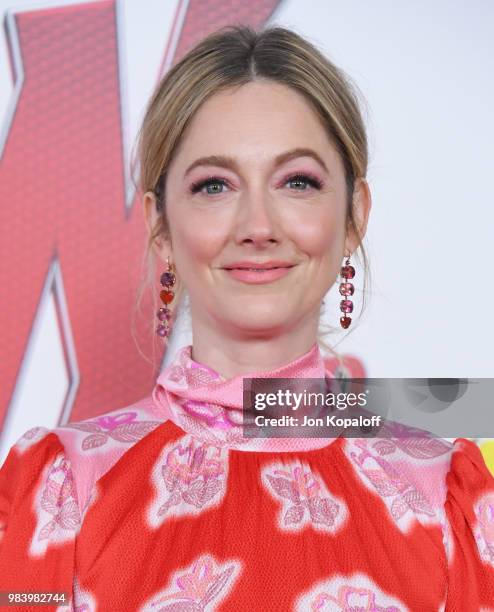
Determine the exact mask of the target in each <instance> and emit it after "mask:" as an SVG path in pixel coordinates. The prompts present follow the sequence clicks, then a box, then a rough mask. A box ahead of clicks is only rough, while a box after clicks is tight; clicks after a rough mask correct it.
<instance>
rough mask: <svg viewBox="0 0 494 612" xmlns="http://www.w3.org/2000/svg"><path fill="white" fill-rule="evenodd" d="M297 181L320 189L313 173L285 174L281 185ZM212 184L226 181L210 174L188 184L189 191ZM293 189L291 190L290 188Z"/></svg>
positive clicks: (225, 184) (224, 185)
mask: <svg viewBox="0 0 494 612" xmlns="http://www.w3.org/2000/svg"><path fill="white" fill-rule="evenodd" d="M292 182H298V183H306V185H310V186H311V187H313V188H314V189H318V190H319V189H321V188H322V183H321V181H320V180H319V179H318V178H316V177H315V176H313V175H310V174H292V175H290V176H287V177H286V178H285V179H284V180H283V182H282V183H281V184H282V185H286V184H287V183H292ZM213 185H221V186H223V187H227V186H228V185H227V182H226V181H225V180H224V179H222V178H220V177H218V176H210V177H209V178H208V179H205V180H200V181H197V182H196V183H192V185H191V186H190V192H191V193H198V192H200V191H202V190H203V188H204V187H207V188H209V187H211V186H213ZM292 191H293V190H292ZM295 191H308V190H307V189H295ZM221 193H223V191H221V190H219V189H216V190H215V191H209V190H208V191H207V194H208V195H215V194H221Z"/></svg>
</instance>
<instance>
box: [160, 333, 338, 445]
mask: <svg viewBox="0 0 494 612" xmlns="http://www.w3.org/2000/svg"><path fill="white" fill-rule="evenodd" d="M191 354H192V345H187V346H184V347H182V348H180V349H179V350H178V351H177V353H176V354H175V356H174V358H173V360H172V361H171V363H170V364H169V365H168V366H167V367H165V369H164V370H163V371H162V372H161V374H160V375H159V376H158V378H157V381H156V386H155V388H154V390H153V394H152V396H153V400H154V402H155V405H156V408H157V410H158V411H159V413H160V416H161V417H162V418H167V419H170V420H172V421H173V422H174V423H175V424H176V425H177V426H178V427H180V428H181V429H183V430H184V431H185V432H188V433H190V434H192V435H194V436H195V437H197V438H199V439H201V440H202V441H204V442H207V443H211V444H215V445H217V446H225V447H229V448H236V449H239V450H254V451H277V452H280V451H286V450H310V449H314V448H321V447H323V446H327V445H328V444H329V443H330V442H331V441H332V440H331V439H328V438H300V437H293V438H274V437H271V438H249V437H244V436H243V435H242V426H241V423H242V410H243V385H244V382H243V380H244V378H325V377H328V378H333V375H332V373H331V372H329V370H327V368H326V365H325V362H324V358H323V356H322V354H321V352H320V349H319V346H318V344H317V343H314V345H313V346H312V348H310V349H309V350H308V351H307V352H306V353H304V354H303V355H302V356H300V357H298V358H296V359H294V360H292V361H290V362H288V363H286V364H284V365H282V366H279V367H277V368H274V369H272V370H268V371H266V370H264V371H254V372H251V373H248V374H239V375H237V376H234V377H232V378H229V379H225V378H224V377H222V376H221V375H220V374H218V372H216V371H215V370H213V369H212V368H210V367H208V366H206V365H205V364H201V363H199V362H197V361H195V360H194V359H192V357H191Z"/></svg>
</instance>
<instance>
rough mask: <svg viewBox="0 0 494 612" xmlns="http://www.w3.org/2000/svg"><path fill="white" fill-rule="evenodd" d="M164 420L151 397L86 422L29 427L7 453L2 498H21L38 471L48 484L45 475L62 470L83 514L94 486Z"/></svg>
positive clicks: (1, 479)
mask: <svg viewBox="0 0 494 612" xmlns="http://www.w3.org/2000/svg"><path fill="white" fill-rule="evenodd" d="M164 420H165V419H163V416H162V415H159V414H158V413H157V412H156V408H155V404H154V402H153V400H152V396H151V395H150V396H146V397H144V398H142V399H140V400H138V401H136V402H134V403H132V404H130V405H127V406H125V407H122V408H118V409H114V410H111V411H108V412H105V413H103V414H100V415H98V416H96V417H93V418H90V419H87V420H83V421H77V422H72V423H67V424H66V425H61V426H58V427H55V428H53V429H48V428H45V427H33V428H32V429H29V430H28V431H26V432H25V433H24V434H23V435H22V436H21V437H20V438H19V439H18V440H17V442H16V443H15V444H14V445H13V446H12V448H11V449H10V452H9V454H8V456H7V459H6V461H5V463H4V465H3V467H2V469H1V472H0V497H1V496H2V490H3V491H4V492H5V491H7V490H9V493H8V494H7V493H5V496H6V497H7V496H8V497H10V498H12V497H13V496H14V495H15V496H16V497H17V495H19V494H20V495H22V492H21V489H23V488H25V486H27V485H28V482H29V481H33V482H32V486H33V485H34V479H35V478H37V479H39V477H40V473H42V474H43V476H42V478H44V479H45V480H46V478H47V477H48V474H49V473H52V472H54V471H55V470H57V469H58V468H60V467H63V471H64V473H65V474H66V475H67V477H69V478H70V480H71V481H73V484H74V489H75V493H76V498H77V505H78V508H79V512H80V514H81V515H82V514H83V513H84V511H85V509H86V507H87V505H88V503H89V499H90V496H91V492H92V490H93V487H94V484H95V483H96V482H97V481H98V480H99V479H100V478H101V477H102V476H104V474H105V473H106V472H108V470H110V469H111V468H112V467H113V466H114V465H115V464H116V463H117V462H118V461H119V459H120V458H121V457H122V456H123V455H124V454H125V453H126V452H127V451H128V450H129V449H130V448H132V447H133V446H134V445H135V444H137V443H138V442H139V441H140V440H142V439H143V438H144V437H145V436H146V435H148V434H149V433H151V432H152V431H153V430H154V429H155V428H157V427H158V426H159V425H161V424H162V423H163V422H164ZM57 473H59V472H57ZM14 487H15V490H14ZM10 503H12V499H11V500H10Z"/></svg>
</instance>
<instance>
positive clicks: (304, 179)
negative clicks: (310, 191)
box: [284, 174, 322, 191]
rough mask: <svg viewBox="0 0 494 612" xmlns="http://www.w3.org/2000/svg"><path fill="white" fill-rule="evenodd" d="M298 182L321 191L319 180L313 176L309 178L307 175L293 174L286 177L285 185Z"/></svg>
mask: <svg viewBox="0 0 494 612" xmlns="http://www.w3.org/2000/svg"><path fill="white" fill-rule="evenodd" d="M295 181H296V182H298V183H307V184H308V185H310V186H311V187H314V188H315V189H321V187H322V183H321V181H320V180H319V179H317V178H316V177H315V176H311V175H308V174H293V175H291V176H288V177H287V178H286V179H285V183H284V184H286V183H292V182H295ZM295 191H307V189H296V190H295Z"/></svg>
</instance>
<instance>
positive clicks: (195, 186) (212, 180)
mask: <svg viewBox="0 0 494 612" xmlns="http://www.w3.org/2000/svg"><path fill="white" fill-rule="evenodd" d="M210 185H223V186H226V181H224V180H223V179H221V178H219V177H216V176H211V177H209V178H208V179H206V180H205V181H198V182H197V183H192V185H191V186H190V192H191V193H197V192H198V191H202V189H203V187H209V186H210ZM208 193H209V195H214V194H215V193H222V192H221V191H213V192H211V191H208Z"/></svg>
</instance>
